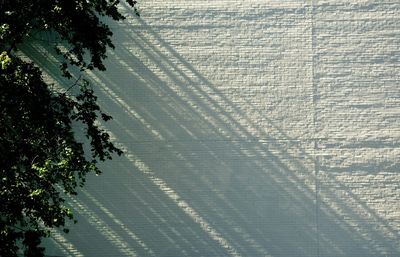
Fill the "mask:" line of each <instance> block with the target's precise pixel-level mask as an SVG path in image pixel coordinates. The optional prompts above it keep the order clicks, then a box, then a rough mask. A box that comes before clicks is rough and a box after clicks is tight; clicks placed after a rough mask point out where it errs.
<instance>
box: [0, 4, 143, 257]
mask: <svg viewBox="0 0 400 257" xmlns="http://www.w3.org/2000/svg"><path fill="white" fill-rule="evenodd" d="M126 2H127V3H128V4H129V5H130V6H131V7H132V10H133V13H136V14H137V10H136V1H132V0H127V1H126ZM119 4H120V1H119V0H115V1H114V0H113V1H110V0H75V1H70V0H32V1H23V2H21V1H20V2H19V3H18V4H15V2H14V1H8V0H3V1H0V203H1V204H0V256H17V254H24V255H25V256H43V254H44V249H43V248H41V247H39V245H40V242H41V240H40V239H41V238H42V237H46V236H49V234H50V233H49V231H50V229H51V228H53V227H63V226H64V225H65V221H66V219H72V220H74V216H73V214H72V211H71V210H70V209H69V208H68V207H67V205H66V203H65V195H75V194H76V193H77V187H78V186H83V185H84V182H85V177H86V175H87V174H88V173H90V172H95V173H100V170H99V168H98V167H97V162H98V161H104V160H107V159H111V158H112V155H113V153H117V154H121V153H122V152H121V150H119V149H118V148H116V147H115V146H114V145H113V144H112V142H111V141H110V136H109V135H108V134H107V132H106V131H104V130H102V129H101V128H100V127H99V126H98V125H97V124H98V122H97V121H98V120H99V119H102V120H104V121H108V120H110V119H111V117H110V116H108V115H107V114H105V113H103V112H102V111H101V110H100V108H99V106H98V105H97V102H96V100H97V98H96V96H95V95H94V91H93V89H92V87H91V85H90V84H89V83H88V82H87V81H86V80H84V79H79V80H77V81H75V83H74V86H76V87H79V93H77V94H76V95H72V94H71V93H70V91H69V90H64V91H62V92H59V91H55V90H53V87H52V85H49V84H48V83H47V82H46V81H44V80H43V78H42V71H41V69H40V67H37V66H36V65H35V64H34V63H32V62H29V61H24V60H22V59H20V58H19V57H18V56H17V55H16V54H15V53H16V50H17V47H18V46H19V45H20V44H23V43H24V41H25V40H26V39H28V38H29V37H30V36H31V35H32V33H36V32H37V31H50V32H51V33H54V34H57V35H58V36H59V38H60V42H56V44H55V45H54V47H55V48H56V49H58V51H57V52H58V53H59V54H60V55H62V57H63V59H64V61H63V62H61V63H60V69H61V70H62V72H63V75H64V76H66V77H67V78H71V77H72V76H71V74H70V72H69V68H70V67H71V66H76V67H78V68H79V69H80V70H81V71H84V70H85V69H99V70H104V69H105V67H104V65H103V60H104V58H106V51H107V48H109V47H114V45H113V44H112V41H111V36H112V32H111V30H110V29H109V27H108V26H107V25H106V24H104V23H102V22H101V21H100V18H99V17H101V16H108V17H111V18H112V19H114V20H121V19H123V18H124V17H123V16H122V15H121V14H120V13H119V12H118V9H117V7H118V5H119ZM57 43H62V44H63V45H67V46H68V50H67V51H64V52H62V51H61V50H60V48H59V47H58V46H59V45H57ZM75 124H79V125H80V126H83V127H84V133H85V135H86V137H87V138H88V144H90V150H88V152H85V150H84V149H85V148H84V145H83V142H80V141H79V140H78V139H77V136H76V135H75V134H74V130H73V127H74V125H75ZM64 232H68V229H67V228H64Z"/></svg>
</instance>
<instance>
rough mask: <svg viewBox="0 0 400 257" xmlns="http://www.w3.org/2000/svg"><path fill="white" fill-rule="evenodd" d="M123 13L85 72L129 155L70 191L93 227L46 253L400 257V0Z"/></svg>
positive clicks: (83, 224) (231, 0)
mask: <svg viewBox="0 0 400 257" xmlns="http://www.w3.org/2000/svg"><path fill="white" fill-rule="evenodd" d="M122 12H124V13H126V14H127V16H128V19H127V20H125V21H123V22H122V23H120V24H116V23H113V22H110V23H109V24H110V26H111V27H112V29H113V30H114V32H115V35H114V41H115V43H116V46H117V47H116V49H115V51H110V52H109V58H108V59H107V61H106V66H107V71H106V72H103V73H100V72H93V73H88V74H87V76H88V77H89V78H90V80H92V81H94V82H95V83H97V86H96V87H95V90H96V92H97V95H98V96H99V102H100V104H101V106H102V108H103V109H104V110H105V111H106V112H107V113H109V114H111V115H112V116H113V117H114V120H113V121H112V122H108V123H107V124H105V127H106V128H107V129H108V130H109V131H110V132H111V133H112V135H113V137H114V138H115V142H117V143H118V144H119V145H120V146H121V147H122V148H123V149H124V151H125V155H124V156H122V157H116V158H115V159H114V160H113V161H110V162H107V163H105V164H104V165H103V166H102V168H103V170H104V173H103V174H102V175H101V176H99V177H90V178H89V179H88V183H87V186H86V187H85V188H84V190H82V192H80V194H79V197H78V198H74V199H71V200H70V204H71V206H72V207H73V209H74V210H75V211H76V216H77V218H78V220H79V222H78V224H77V225H71V232H70V233H69V234H67V235H65V234H63V233H59V232H56V231H55V232H54V234H53V238H54V239H53V240H49V241H47V242H46V245H47V247H48V250H47V254H48V255H57V256H96V257H99V256H107V257H108V256H154V257H180V256H188V257H199V256H204V257H212V256H215V257H219V256H221V257H222V256H231V257H258V256H263V257H267V256H269V257H357V256H360V257H398V256H400V164H399V160H400V88H399V82H400V79H399V74H400V2H399V1H398V0H324V1H322V0H321V1H317V0H316V1H311V0H308V1H306V0H285V1H283V0H276V1H268V0H248V1H239V0H213V1H211V0H210V1H205V0H187V1H182V0H162V1H161V0H146V1H140V12H141V18H137V17H134V15H133V13H132V12H131V11H129V10H128V9H127V8H126V9H125V7H124V8H122ZM30 47H31V49H29V51H31V52H34V51H37V53H43V51H45V50H43V49H42V48H41V47H40V45H39V43H38V44H32V45H31V46H30ZM38 56H39V55H38ZM49 60H50V59H49ZM50 75H51V72H50Z"/></svg>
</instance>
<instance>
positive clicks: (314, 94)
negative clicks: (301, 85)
mask: <svg viewBox="0 0 400 257" xmlns="http://www.w3.org/2000/svg"><path fill="white" fill-rule="evenodd" d="M310 7H311V8H310V9H311V10H310V19H311V84H312V106H313V110H312V111H313V141H314V142H313V143H314V144H313V153H314V176H315V226H316V227H315V231H316V244H317V245H316V255H317V257H319V256H320V238H319V236H320V235H319V208H320V206H319V204H320V203H319V191H320V185H319V179H318V176H319V157H318V155H317V151H318V142H317V136H316V135H317V128H316V123H317V122H316V121H317V110H316V106H317V94H318V91H317V84H316V82H315V74H314V72H315V71H314V66H315V52H314V51H315V30H314V0H311V6H310Z"/></svg>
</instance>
